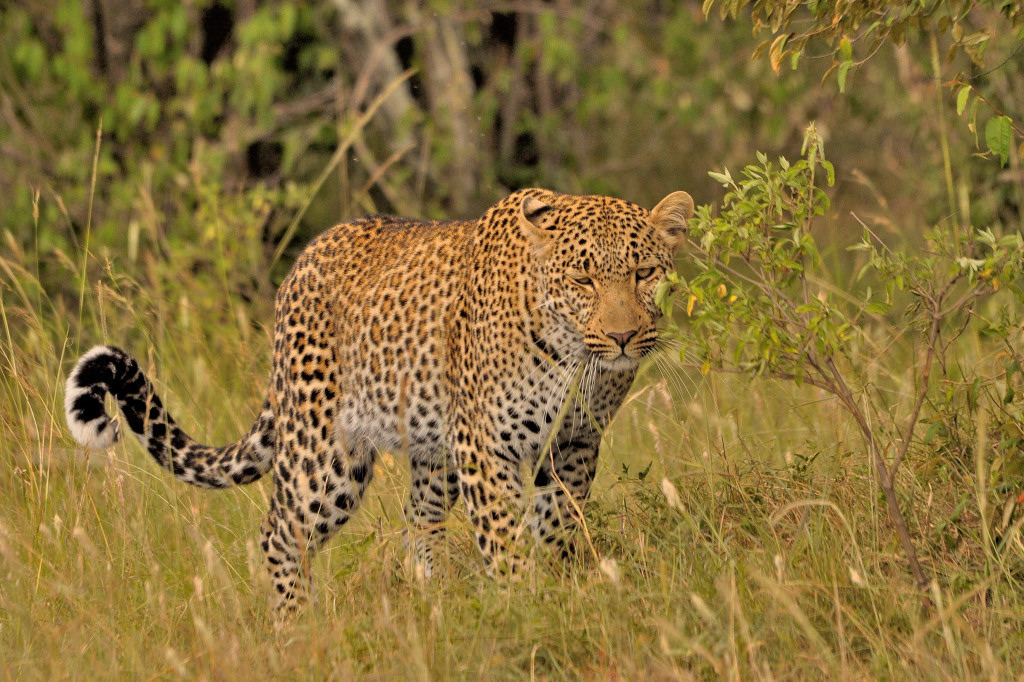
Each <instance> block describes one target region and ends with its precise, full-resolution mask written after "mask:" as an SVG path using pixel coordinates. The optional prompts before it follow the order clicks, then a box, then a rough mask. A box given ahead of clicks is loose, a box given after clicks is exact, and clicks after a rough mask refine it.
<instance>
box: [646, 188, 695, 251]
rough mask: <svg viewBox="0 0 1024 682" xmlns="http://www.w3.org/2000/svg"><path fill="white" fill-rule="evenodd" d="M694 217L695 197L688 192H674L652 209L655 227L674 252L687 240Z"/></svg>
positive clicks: (652, 219)
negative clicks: (688, 227)
mask: <svg viewBox="0 0 1024 682" xmlns="http://www.w3.org/2000/svg"><path fill="white" fill-rule="evenodd" d="M692 217H693V198H692V197H690V195H689V194H687V193H686V192H672V194H669V195H668V196H667V197H665V198H664V199H662V200H661V201H660V202H659V203H658V205H657V206H655V207H654V210H653V211H651V222H652V223H653V224H654V229H655V231H656V232H657V233H658V236H659V237H661V239H662V240H664V242H665V243H666V244H668V247H669V248H670V249H671V250H672V253H675V252H676V251H678V250H679V247H681V246H682V245H683V242H684V241H686V230H687V226H688V224H689V222H690V218H692Z"/></svg>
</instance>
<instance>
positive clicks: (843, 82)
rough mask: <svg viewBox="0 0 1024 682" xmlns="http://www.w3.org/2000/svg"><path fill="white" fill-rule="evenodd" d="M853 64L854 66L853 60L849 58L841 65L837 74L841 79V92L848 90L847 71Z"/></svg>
mask: <svg viewBox="0 0 1024 682" xmlns="http://www.w3.org/2000/svg"><path fill="white" fill-rule="evenodd" d="M851 66H853V62H852V61H850V60H849V59H847V60H846V61H845V62H843V63H842V64H840V65H839V73H838V76H837V77H838V79H839V92H846V73H847V72H848V71H849V70H850V67H851Z"/></svg>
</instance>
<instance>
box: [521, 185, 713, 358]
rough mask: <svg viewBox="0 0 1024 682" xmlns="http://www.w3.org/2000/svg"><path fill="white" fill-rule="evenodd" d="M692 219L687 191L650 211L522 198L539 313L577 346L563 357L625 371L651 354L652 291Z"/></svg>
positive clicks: (591, 199)
mask: <svg viewBox="0 0 1024 682" xmlns="http://www.w3.org/2000/svg"><path fill="white" fill-rule="evenodd" d="M692 215H693V199H691V198H690V195H689V194H687V193H686V192H673V193H672V194H669V195H668V196H667V197H665V198H664V199H663V200H662V201H661V202H660V203H659V204H658V205H657V206H656V207H655V208H654V209H653V210H651V211H648V210H646V209H645V208H643V207H641V206H637V205H636V204H632V203H629V202H626V201H622V200H620V199H613V198H610V197H602V196H567V195H561V194H555V193H551V192H542V191H538V192H531V191H527V192H526V193H525V195H524V196H523V198H522V200H521V201H520V203H519V225H520V229H522V231H523V232H524V234H525V235H526V237H527V240H528V242H529V243H530V244H531V246H532V248H533V254H534V257H535V268H536V270H535V272H536V275H537V281H538V287H539V291H540V297H541V301H540V306H542V308H543V309H544V310H545V314H547V315H549V316H550V318H549V319H552V320H554V321H555V324H556V325H557V326H558V327H560V328H561V329H563V330H564V331H566V332H569V333H568V335H567V336H568V337H569V338H571V339H572V341H571V343H572V345H573V346H575V348H572V349H565V350H571V351H573V352H574V354H576V355H577V356H578V357H582V356H588V355H592V356H594V357H596V358H597V359H598V360H599V361H600V362H601V364H603V365H604V366H605V367H606V368H608V369H612V370H627V369H631V368H635V367H636V365H637V363H638V362H639V361H640V358H642V357H643V356H644V355H646V354H647V353H649V352H651V351H652V350H653V349H654V344H655V341H656V340H657V337H658V332H657V329H656V328H655V322H656V321H657V319H658V317H659V316H660V311H659V309H658V306H657V305H655V302H654V292H655V289H656V288H657V286H658V283H659V282H660V281H661V280H662V278H663V277H664V276H665V273H666V272H668V271H669V270H671V269H672V267H673V260H674V258H675V255H676V252H677V251H678V250H679V248H680V247H681V246H682V245H683V243H684V242H685V240H686V230H687V223H688V222H689V220H690V217H691V216H692Z"/></svg>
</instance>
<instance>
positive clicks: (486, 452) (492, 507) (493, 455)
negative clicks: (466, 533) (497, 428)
mask: <svg viewBox="0 0 1024 682" xmlns="http://www.w3.org/2000/svg"><path fill="white" fill-rule="evenodd" d="M451 433H452V434H453V436H452V438H451V440H452V454H453V456H454V459H455V463H456V466H457V468H458V475H459V485H460V488H461V493H462V498H463V499H464V500H465V502H466V510H467V512H468V513H469V518H470V521H471V522H472V524H473V529H474V532H475V534H476V541H477V546H478V547H479V548H480V552H481V553H482V554H483V556H484V561H485V562H486V564H487V572H488V574H490V575H509V576H516V575H521V574H522V573H523V572H524V571H526V570H527V569H529V568H530V567H531V566H532V561H531V560H530V559H529V558H528V557H526V556H525V555H524V554H523V553H522V551H521V550H522V548H521V547H520V546H519V539H520V536H521V534H522V525H523V524H522V516H523V508H522V506H523V500H522V498H523V481H522V476H521V474H520V472H519V459H518V457H516V456H515V455H514V454H512V453H510V452H509V450H508V449H507V448H502V447H501V445H500V444H499V443H497V442H495V440H494V439H493V438H490V437H488V436H486V435H483V434H479V433H474V432H473V429H472V428H471V427H470V426H469V424H467V423H466V422H465V421H464V420H457V421H456V422H455V423H454V424H453V427H452V430H451Z"/></svg>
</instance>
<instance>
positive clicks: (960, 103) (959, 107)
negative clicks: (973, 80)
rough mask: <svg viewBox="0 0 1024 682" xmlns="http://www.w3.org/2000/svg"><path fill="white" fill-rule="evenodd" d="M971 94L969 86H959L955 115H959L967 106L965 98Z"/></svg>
mask: <svg viewBox="0 0 1024 682" xmlns="http://www.w3.org/2000/svg"><path fill="white" fill-rule="evenodd" d="M970 96H971V86H970V85H965V86H963V87H961V88H960V92H958V93H957V95H956V115H957V116H960V115H962V114H963V113H964V109H966V108H967V99H968V98H969V97H970Z"/></svg>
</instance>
